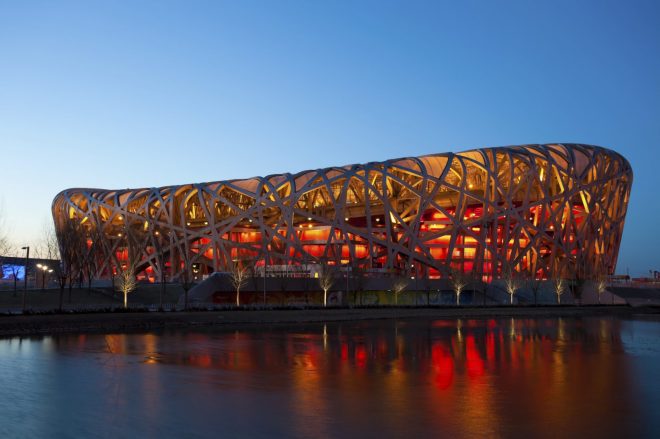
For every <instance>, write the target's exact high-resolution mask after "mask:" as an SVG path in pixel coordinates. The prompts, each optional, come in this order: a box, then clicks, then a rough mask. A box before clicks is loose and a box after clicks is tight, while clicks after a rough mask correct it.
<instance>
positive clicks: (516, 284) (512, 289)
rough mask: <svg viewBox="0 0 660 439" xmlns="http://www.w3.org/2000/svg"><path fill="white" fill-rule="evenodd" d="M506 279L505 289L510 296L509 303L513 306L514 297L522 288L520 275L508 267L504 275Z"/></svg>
mask: <svg viewBox="0 0 660 439" xmlns="http://www.w3.org/2000/svg"><path fill="white" fill-rule="evenodd" d="M502 275H503V279H504V288H505V289H506V292H507V293H508V294H509V303H510V304H511V305H513V296H514V295H515V294H516V291H518V289H519V288H520V275H519V274H518V272H517V271H515V270H514V269H513V267H511V266H507V267H505V269H504V272H503V273H502Z"/></svg>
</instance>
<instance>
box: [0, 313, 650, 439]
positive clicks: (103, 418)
mask: <svg viewBox="0 0 660 439" xmlns="http://www.w3.org/2000/svg"><path fill="white" fill-rule="evenodd" d="M659 368H660V320H643V319H642V320H626V319H620V318H571V319H493V320H403V321H370V322H350V323H336V324H327V325H323V324H320V325H316V324H315V325H300V326H287V327H283V326H272V327H265V328H260V329H252V328H250V329H241V330H238V331H234V330H231V331H230V330H217V329H214V330H208V331H185V332H184V331H179V332H164V333H148V334H108V335H65V336H56V337H42V338H23V339H19V338H13V339H4V340H0V383H1V384H2V385H1V387H0V437H92V436H93V437H141V436H142V437H159V438H160V437H219V436H221V437H269V438H270V437H409V438H421V437H483V436H488V437H511V436H516V437H521V436H528V437H567V436H570V437H574V436H578V435H579V436H583V435H584V436H587V437H598V438H602V437H660V421H659V420H658V418H659V417H658V407H660V404H659V403H660V378H658V376H659V374H658V370H659Z"/></svg>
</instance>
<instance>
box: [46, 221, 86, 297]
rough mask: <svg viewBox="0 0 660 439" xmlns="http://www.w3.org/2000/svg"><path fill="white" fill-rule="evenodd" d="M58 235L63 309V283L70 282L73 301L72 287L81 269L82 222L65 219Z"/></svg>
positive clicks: (59, 273) (58, 230)
mask: <svg viewBox="0 0 660 439" xmlns="http://www.w3.org/2000/svg"><path fill="white" fill-rule="evenodd" d="M56 236H57V242H58V243H59V253H60V262H61V263H60V267H58V276H59V280H58V281H59V283H60V309H62V296H63V294H64V286H63V285H64V283H67V282H68V284H69V302H71V289H72V288H73V282H74V280H75V279H76V277H77V276H76V275H77V274H78V271H77V270H79V269H80V264H79V262H80V249H81V248H82V245H81V244H80V241H81V240H82V239H84V236H83V233H82V232H81V228H80V223H79V222H78V221H77V220H76V219H71V220H65V221H63V222H62V224H60V227H58V229H57V231H56ZM48 239H51V238H48ZM47 244H48V243H47Z"/></svg>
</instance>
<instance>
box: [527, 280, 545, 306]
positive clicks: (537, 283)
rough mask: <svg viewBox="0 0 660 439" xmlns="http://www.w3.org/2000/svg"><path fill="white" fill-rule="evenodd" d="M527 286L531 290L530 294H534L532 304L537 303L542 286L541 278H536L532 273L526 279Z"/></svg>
mask: <svg viewBox="0 0 660 439" xmlns="http://www.w3.org/2000/svg"><path fill="white" fill-rule="evenodd" d="M527 286H528V287H529V289H530V290H532V294H534V306H536V305H538V300H539V293H540V292H541V288H542V287H543V280H542V279H537V278H536V276H534V274H532V275H531V276H530V278H529V279H528V280H527Z"/></svg>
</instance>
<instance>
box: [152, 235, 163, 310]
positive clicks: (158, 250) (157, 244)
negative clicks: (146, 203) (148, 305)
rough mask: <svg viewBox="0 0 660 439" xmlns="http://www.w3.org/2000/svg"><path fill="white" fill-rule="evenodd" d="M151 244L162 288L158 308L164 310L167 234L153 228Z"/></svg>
mask: <svg viewBox="0 0 660 439" xmlns="http://www.w3.org/2000/svg"><path fill="white" fill-rule="evenodd" d="M150 238H151V244H152V245H153V248H154V250H155V257H156V264H157V265H158V273H159V277H160V279H159V282H160V290H159V293H158V310H159V311H162V310H163V296H165V251H164V248H163V244H164V240H165V236H163V233H161V232H160V231H159V230H152V231H151V234H150Z"/></svg>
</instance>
